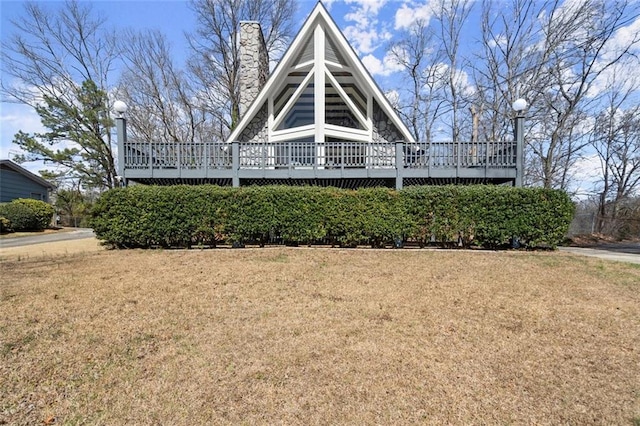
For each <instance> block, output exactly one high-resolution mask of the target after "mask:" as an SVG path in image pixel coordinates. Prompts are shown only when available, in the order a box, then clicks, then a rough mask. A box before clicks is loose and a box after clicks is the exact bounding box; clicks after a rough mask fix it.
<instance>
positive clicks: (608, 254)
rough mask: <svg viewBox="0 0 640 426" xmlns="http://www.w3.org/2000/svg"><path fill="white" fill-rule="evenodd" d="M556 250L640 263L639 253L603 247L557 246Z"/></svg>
mask: <svg viewBox="0 0 640 426" xmlns="http://www.w3.org/2000/svg"><path fill="white" fill-rule="evenodd" d="M558 250H560V251H562V252H565V253H574V254H580V255H583V256H591V257H598V258H600V259H605V260H614V261H617V262H627V263H636V264H640V254H635V253H633V252H625V251H619V250H612V249H608V248H607V249H605V248H585V247H558Z"/></svg>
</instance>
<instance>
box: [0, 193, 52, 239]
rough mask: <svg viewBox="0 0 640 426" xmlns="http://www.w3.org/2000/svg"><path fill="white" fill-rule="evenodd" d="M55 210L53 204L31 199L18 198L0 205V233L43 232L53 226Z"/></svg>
mask: <svg viewBox="0 0 640 426" xmlns="http://www.w3.org/2000/svg"><path fill="white" fill-rule="evenodd" d="M54 213H55V209H54V208H53V206H51V204H48V203H45V202H44V201H40V200H32V199H29V198H18V199H15V200H13V201H11V202H10V203H2V204H0V218H2V219H4V220H0V231H1V232H17V231H41V230H43V229H45V228H47V227H49V225H50V224H51V219H52V218H53V214H54Z"/></svg>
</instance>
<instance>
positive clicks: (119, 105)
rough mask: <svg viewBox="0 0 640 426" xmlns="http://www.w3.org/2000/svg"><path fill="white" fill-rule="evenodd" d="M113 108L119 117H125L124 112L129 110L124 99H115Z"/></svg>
mask: <svg viewBox="0 0 640 426" xmlns="http://www.w3.org/2000/svg"><path fill="white" fill-rule="evenodd" d="M113 110H114V111H115V112H117V113H118V118H124V117H123V116H124V113H125V112H127V104H125V103H124V102H122V101H115V102H114V103H113Z"/></svg>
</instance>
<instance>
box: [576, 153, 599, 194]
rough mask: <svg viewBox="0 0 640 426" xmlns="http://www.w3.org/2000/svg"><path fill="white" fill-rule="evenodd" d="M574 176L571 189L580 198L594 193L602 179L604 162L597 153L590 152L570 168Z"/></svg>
mask: <svg viewBox="0 0 640 426" xmlns="http://www.w3.org/2000/svg"><path fill="white" fill-rule="evenodd" d="M569 174H570V175H571V177H572V187H571V188H570V191H571V192H572V193H575V194H576V195H577V196H578V197H579V198H580V197H584V196H585V195H589V194H592V193H593V192H594V191H595V190H596V188H597V187H598V186H599V184H600V180H601V179H602V178H601V176H602V163H601V162H600V158H599V157H598V155H597V154H590V155H586V156H584V157H582V158H580V159H579V160H578V161H576V162H575V164H574V165H573V166H572V167H571V169H570V170H569Z"/></svg>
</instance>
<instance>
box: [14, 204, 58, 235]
mask: <svg viewBox="0 0 640 426" xmlns="http://www.w3.org/2000/svg"><path fill="white" fill-rule="evenodd" d="M12 203H16V204H22V205H24V206H27V207H28V208H30V209H31V211H33V214H34V215H35V218H36V221H37V225H36V228H35V229H38V230H40V229H45V228H48V227H49V225H51V220H52V219H53V214H54V213H55V212H56V211H55V209H54V208H53V206H52V205H51V204H49V203H46V202H44V201H41V200H34V199H31V198H18V199H16V200H13V201H12Z"/></svg>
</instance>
